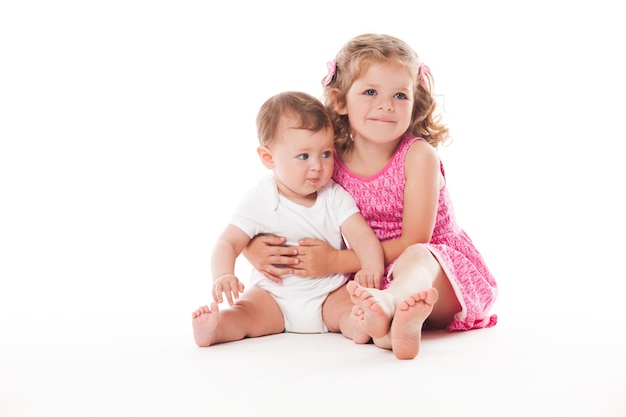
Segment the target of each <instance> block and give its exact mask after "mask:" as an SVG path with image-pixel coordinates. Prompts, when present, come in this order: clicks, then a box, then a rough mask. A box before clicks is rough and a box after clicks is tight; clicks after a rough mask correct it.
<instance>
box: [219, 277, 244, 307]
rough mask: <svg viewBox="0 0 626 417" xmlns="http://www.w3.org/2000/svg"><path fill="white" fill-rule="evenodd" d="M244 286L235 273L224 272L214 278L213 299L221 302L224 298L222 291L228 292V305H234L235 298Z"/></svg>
mask: <svg viewBox="0 0 626 417" xmlns="http://www.w3.org/2000/svg"><path fill="white" fill-rule="evenodd" d="M243 289H244V286H243V284H242V283H241V281H239V280H238V279H237V277H236V276H234V275H233V274H224V275H220V276H219V277H217V278H215V279H214V280H213V300H214V301H215V302H216V303H218V304H219V303H221V302H222V301H224V300H223V298H222V293H224V294H226V299H227V300H228V305H230V306H232V305H233V298H234V299H235V300H236V299H238V298H239V294H240V293H242V292H243Z"/></svg>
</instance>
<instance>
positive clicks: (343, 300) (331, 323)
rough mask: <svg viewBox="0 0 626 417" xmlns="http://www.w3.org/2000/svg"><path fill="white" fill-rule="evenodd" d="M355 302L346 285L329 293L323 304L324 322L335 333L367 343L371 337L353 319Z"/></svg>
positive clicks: (357, 341)
mask: <svg viewBox="0 0 626 417" xmlns="http://www.w3.org/2000/svg"><path fill="white" fill-rule="evenodd" d="M353 306H354V303H353V302H352V300H351V299H350V294H348V291H346V288H345V286H341V287H339V288H338V289H336V290H335V291H333V292H331V293H330V294H328V297H326V300H325V301H324V304H323V305H322V318H323V319H324V324H326V327H328V330H330V331H331V332H333V333H339V332H341V334H343V335H344V336H345V337H346V338H348V339H352V340H353V341H354V343H359V344H363V343H367V342H369V340H370V337H369V335H368V334H367V333H365V332H364V331H363V330H362V328H361V327H359V326H355V325H354V323H353V320H352V307H353Z"/></svg>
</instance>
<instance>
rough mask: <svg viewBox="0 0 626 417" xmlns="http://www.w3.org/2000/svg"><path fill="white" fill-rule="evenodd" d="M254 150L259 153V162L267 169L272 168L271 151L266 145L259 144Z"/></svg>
mask: <svg viewBox="0 0 626 417" xmlns="http://www.w3.org/2000/svg"><path fill="white" fill-rule="evenodd" d="M256 152H257V153H258V154H259V158H261V162H262V163H263V165H264V166H265V168H267V169H273V168H274V159H273V158H272V151H271V150H270V148H268V147H267V146H259V147H258V148H256Z"/></svg>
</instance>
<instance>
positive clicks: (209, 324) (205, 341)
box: [191, 303, 220, 347]
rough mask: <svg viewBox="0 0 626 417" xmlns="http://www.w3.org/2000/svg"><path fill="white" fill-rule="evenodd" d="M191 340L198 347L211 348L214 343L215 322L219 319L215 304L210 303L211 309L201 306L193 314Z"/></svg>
mask: <svg viewBox="0 0 626 417" xmlns="http://www.w3.org/2000/svg"><path fill="white" fill-rule="evenodd" d="M191 317H192V318H193V321H192V325H193V338H194V340H195V341H196V344H197V345H198V346H200V347H207V346H211V345H212V344H213V342H214V341H215V333H216V332H217V322H218V320H219V317H220V312H219V309H218V308H217V304H216V303H211V308H209V307H207V306H202V307H200V308H199V309H197V310H196V311H194V312H193V313H191Z"/></svg>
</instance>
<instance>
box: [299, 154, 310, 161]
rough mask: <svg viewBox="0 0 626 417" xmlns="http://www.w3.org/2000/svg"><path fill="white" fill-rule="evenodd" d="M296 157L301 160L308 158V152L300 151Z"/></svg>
mask: <svg viewBox="0 0 626 417" xmlns="http://www.w3.org/2000/svg"><path fill="white" fill-rule="evenodd" d="M296 158H298V159H302V160H303V161H306V160H307V159H309V154H308V153H301V154H300V155H298V156H297V157H296Z"/></svg>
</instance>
